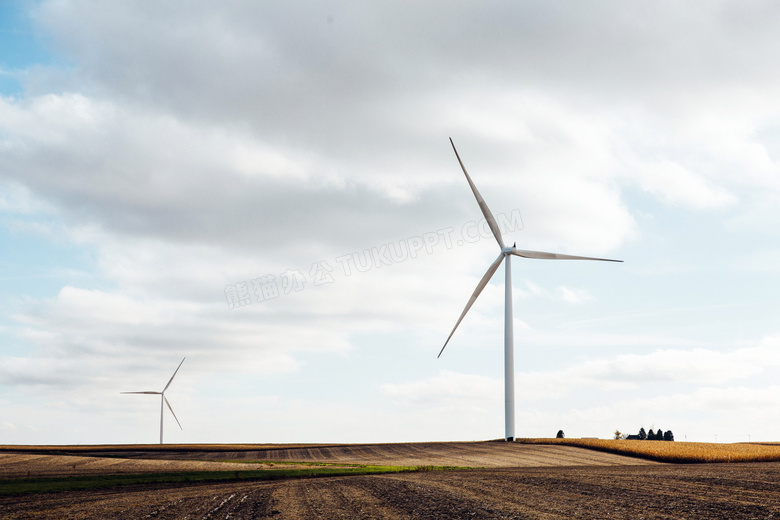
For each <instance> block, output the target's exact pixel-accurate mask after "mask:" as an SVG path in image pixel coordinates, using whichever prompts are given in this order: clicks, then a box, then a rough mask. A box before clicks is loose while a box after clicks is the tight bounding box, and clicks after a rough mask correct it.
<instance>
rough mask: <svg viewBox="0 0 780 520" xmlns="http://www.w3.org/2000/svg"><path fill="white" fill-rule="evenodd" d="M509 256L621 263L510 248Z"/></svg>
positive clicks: (603, 259)
mask: <svg viewBox="0 0 780 520" xmlns="http://www.w3.org/2000/svg"><path fill="white" fill-rule="evenodd" d="M511 254H513V255H516V256H522V257H523V258H539V259H542V260H599V261H601V262H622V261H623V260H611V259H609V258H593V257H591V256H574V255H562V254H559V253H545V252H544V251H524V250H522V249H516V248H514V247H513V248H512V251H511Z"/></svg>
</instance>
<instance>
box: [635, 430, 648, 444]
mask: <svg viewBox="0 0 780 520" xmlns="http://www.w3.org/2000/svg"><path fill="white" fill-rule="evenodd" d="M637 437H639V440H640V441H643V440H645V439H647V432H646V431H645V429H644V428H639V434H638V435H637Z"/></svg>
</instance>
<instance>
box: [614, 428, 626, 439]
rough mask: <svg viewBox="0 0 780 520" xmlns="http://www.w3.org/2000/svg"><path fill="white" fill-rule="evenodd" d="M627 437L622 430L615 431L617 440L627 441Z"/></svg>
mask: <svg viewBox="0 0 780 520" xmlns="http://www.w3.org/2000/svg"><path fill="white" fill-rule="evenodd" d="M625 437H626V436H625V435H623V434H622V433H621V432H620V430H615V440H620V439H625Z"/></svg>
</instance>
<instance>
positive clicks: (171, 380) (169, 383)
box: [162, 357, 187, 393]
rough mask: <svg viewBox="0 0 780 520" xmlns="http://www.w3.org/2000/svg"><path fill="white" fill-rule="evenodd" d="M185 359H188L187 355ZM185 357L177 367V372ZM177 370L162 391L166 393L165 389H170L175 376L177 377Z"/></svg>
mask: <svg viewBox="0 0 780 520" xmlns="http://www.w3.org/2000/svg"><path fill="white" fill-rule="evenodd" d="M184 359H187V358H186V357H185V358H184ZM184 359H182V360H181V363H179V366H178V367H176V372H178V371H179V369H180V368H181V364H182V363H184ZM176 372H174V373H173V375H172V376H171V378H170V379H169V380H168V384H167V385H165V388H163V391H162V393H165V391H166V390H168V387H169V386H171V383H172V382H173V378H174V377H176Z"/></svg>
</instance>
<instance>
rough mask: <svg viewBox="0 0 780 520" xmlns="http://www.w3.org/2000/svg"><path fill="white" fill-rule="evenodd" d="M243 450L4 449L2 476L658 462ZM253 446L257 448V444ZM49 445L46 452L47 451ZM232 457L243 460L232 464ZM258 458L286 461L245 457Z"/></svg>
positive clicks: (522, 451)
mask: <svg viewBox="0 0 780 520" xmlns="http://www.w3.org/2000/svg"><path fill="white" fill-rule="evenodd" d="M240 448H241V449H231V447H230V446H229V445H228V446H225V445H221V446H213V447H207V446H198V447H192V448H186V447H181V446H175V447H170V448H169V449H168V450H166V449H165V448H162V447H158V446H155V447H154V449H144V448H143V447H139V446H133V447H110V448H106V447H95V448H92V449H90V448H88V447H79V448H68V447H56V448H54V447H50V448H48V449H45V448H43V447H38V448H36V449H35V450H34V453H26V452H21V451H22V450H23V448H15V449H12V448H9V447H6V448H5V450H6V453H3V449H2V448H0V478H19V477H26V476H31V477H35V476H55V475H56V476H61V475H68V474H77V475H85V474H90V475H95V474H116V473H125V474H126V473H147V472H161V471H209V470H230V471H232V470H248V469H279V468H292V467H295V466H291V465H290V464H289V463H290V462H307V463H312V462H314V463H325V464H361V465H380V466H459V467H469V468H506V467H534V466H580V465H589V466H592V465H610V466H612V465H626V464H652V463H651V462H647V461H644V460H641V459H636V458H631V457H625V456H620V455H614V454H610V453H603V452H598V451H591V450H584V449H581V448H577V447H572V446H545V445H539V444H535V445H523V444H519V443H506V442H428V443H404V444H340V445H330V446H322V445H310V446H291V447H290V446H272V447H250V446H241V447H240ZM253 448H254V449H253ZM47 452H48V453H47ZM230 461H241V462H242V463H241V464H234V463H231V462H230ZM252 461H268V462H269V463H274V462H284V463H285V464H283V465H279V464H277V465H276V466H271V465H269V464H265V465H263V464H259V463H254V464H246V462H252Z"/></svg>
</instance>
